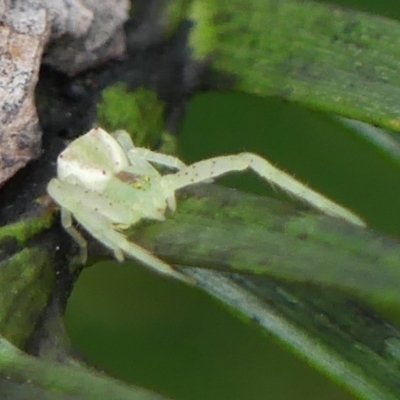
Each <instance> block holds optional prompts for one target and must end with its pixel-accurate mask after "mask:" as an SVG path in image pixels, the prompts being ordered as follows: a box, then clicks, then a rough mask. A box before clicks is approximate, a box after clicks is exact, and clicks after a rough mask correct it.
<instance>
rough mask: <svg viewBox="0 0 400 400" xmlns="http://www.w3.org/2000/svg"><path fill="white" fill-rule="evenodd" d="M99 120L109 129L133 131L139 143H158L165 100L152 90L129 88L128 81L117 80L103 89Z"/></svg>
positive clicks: (141, 144) (110, 130)
mask: <svg viewBox="0 0 400 400" xmlns="http://www.w3.org/2000/svg"><path fill="white" fill-rule="evenodd" d="M98 123H99V125H100V126H101V127H102V128H104V129H105V130H106V131H108V132H114V131H116V130H118V129H122V130H125V131H127V132H129V134H130V135H131V136H132V139H133V141H134V142H135V144H136V145H137V146H150V147H154V145H155V144H156V143H157V142H158V140H159V139H160V135H161V132H162V131H163V129H164V103H163V102H162V101H161V100H159V99H158V97H157V94H156V93H155V92H153V91H151V90H148V89H144V88H139V89H137V90H135V91H134V92H129V91H128V89H127V87H126V85H125V84H123V83H117V84H116V85H114V86H111V87H109V88H107V89H105V90H104V91H103V99H102V102H101V103H100V104H99V105H98Z"/></svg>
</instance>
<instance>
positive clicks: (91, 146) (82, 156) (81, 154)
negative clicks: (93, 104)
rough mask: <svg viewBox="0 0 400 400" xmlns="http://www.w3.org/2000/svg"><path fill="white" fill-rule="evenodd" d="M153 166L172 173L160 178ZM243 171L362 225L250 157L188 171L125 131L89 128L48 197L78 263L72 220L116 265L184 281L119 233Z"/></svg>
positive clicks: (68, 153)
mask: <svg viewBox="0 0 400 400" xmlns="http://www.w3.org/2000/svg"><path fill="white" fill-rule="evenodd" d="M153 164H156V165H160V166H164V167H166V168H168V169H170V170H175V171H176V172H174V173H168V174H165V175H162V174H161V173H160V172H159V171H158V170H157V169H156V168H155V167H154V166H153ZM248 168H250V169H251V170H253V171H254V172H256V173H257V174H258V175H260V176H261V177H262V178H264V179H265V180H266V181H268V182H269V183H271V184H274V185H276V186H279V187H280V188H281V189H283V190H285V191H286V192H288V193H289V194H291V195H293V196H295V197H298V198H299V199H301V200H303V201H305V202H307V203H309V204H310V205H311V206H313V207H314V208H316V209H318V210H320V211H322V212H323V213H325V214H327V215H330V216H332V217H338V218H342V219H344V220H347V221H349V222H351V223H353V224H356V225H360V226H365V223H364V222H363V221H362V220H361V219H360V218H359V217H358V216H356V215H355V214H353V213H352V212H351V211H349V210H347V209H346V208H344V207H342V206H340V205H338V204H336V203H334V202H333V201H331V200H329V199H327V198H326V197H324V196H322V195H321V194H319V193H317V192H315V191H313V190H312V189H310V188H308V187H307V186H305V185H304V184H302V183H300V182H299V181H297V180H296V179H294V178H292V177H291V176H290V175H288V174H287V173H285V172H283V171H281V170H279V169H277V168H276V167H274V166H273V165H272V164H271V163H270V162H268V161H267V160H265V159H264V158H262V157H260V156H258V155H256V154H252V153H240V154H235V155H227V156H220V157H214V158H210V159H207V160H203V161H199V162H196V163H194V164H192V165H189V166H186V165H185V164H184V163H183V162H182V161H180V160H179V159H178V158H176V157H173V156H170V155H166V154H162V153H157V152H154V151H151V150H148V149H144V148H140V147H135V146H134V144H133V142H132V139H131V138H130V136H129V135H128V133H126V132H125V131H117V132H115V133H114V134H113V135H110V134H109V133H107V132H106V131H104V130H103V129H101V128H94V129H92V130H91V131H89V132H88V133H86V134H85V135H83V136H81V137H79V138H78V139H76V140H74V141H73V142H71V143H70V144H69V146H68V147H67V148H66V149H65V150H64V151H63V152H62V153H61V154H60V155H59V157H58V159H57V178H54V179H52V180H51V181H50V183H49V185H48V187H47V190H48V193H49V195H50V196H51V197H52V198H53V199H54V200H55V202H56V203H57V204H58V205H59V206H60V208H61V222H62V225H63V227H64V228H65V229H66V231H67V232H68V233H69V234H70V235H71V236H72V238H73V239H74V240H75V241H76V242H77V243H78V245H79V247H80V249H81V261H82V263H85V262H86V259H87V248H86V247H87V243H86V240H85V239H84V238H83V236H82V235H81V234H80V233H79V232H78V231H77V230H76V229H75V228H74V226H73V224H72V217H73V218H74V219H75V220H76V221H77V222H78V223H79V224H80V225H82V226H83V227H84V228H85V229H86V230H87V231H88V232H89V233H90V234H91V235H92V236H93V237H94V238H96V239H97V240H98V241H99V242H101V243H102V244H104V245H105V246H106V247H108V248H110V249H111V250H112V251H113V252H114V255H115V257H116V259H117V260H119V261H122V260H124V255H126V256H129V257H132V258H134V259H137V260H138V261H140V262H142V263H143V264H145V265H147V266H149V267H151V268H153V269H155V270H156V271H158V272H160V273H162V274H166V275H170V276H173V277H175V278H177V279H180V280H184V281H190V279H188V278H187V277H186V276H185V275H184V274H182V273H181V272H178V271H176V270H175V269H174V268H173V267H172V266H170V265H169V264H167V263H166V262H164V261H162V260H161V259H159V258H158V257H156V256H154V255H153V254H151V253H150V252H148V251H147V250H145V249H144V248H142V247H140V246H138V245H136V244H135V243H133V242H131V241H129V240H128V239H127V237H126V235H125V234H124V233H123V229H125V228H128V227H130V226H132V225H134V224H136V223H137V222H139V221H140V220H141V219H143V218H149V219H155V220H160V221H162V220H164V219H165V212H166V210H167V209H169V210H170V211H174V210H175V208H176V200H175V192H176V191H177V190H179V189H181V188H183V187H186V186H189V185H194V184H196V183H200V182H207V181H210V180H211V179H213V178H216V177H218V176H221V175H224V174H227V173H229V172H234V171H243V170H245V169H248Z"/></svg>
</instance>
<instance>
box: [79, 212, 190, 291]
mask: <svg viewBox="0 0 400 400" xmlns="http://www.w3.org/2000/svg"><path fill="white" fill-rule="evenodd" d="M74 218H75V219H76V220H77V221H78V222H79V223H80V224H81V225H82V226H83V227H84V228H85V229H87V230H88V231H89V232H90V234H91V235H92V236H93V237H94V238H95V239H97V240H98V241H99V242H100V243H102V244H103V245H105V246H106V247H108V248H109V249H111V250H112V251H113V252H114V255H115V257H116V258H117V260H118V261H123V260H124V254H126V255H127V256H129V257H130V258H133V259H136V260H138V261H139V262H141V263H143V264H145V265H147V266H148V267H150V268H152V269H154V270H156V271H157V272H159V273H161V274H164V275H169V276H172V277H174V278H176V279H179V280H181V281H184V282H186V283H191V284H193V283H194V281H193V280H192V279H191V278H189V277H187V276H186V275H184V274H182V273H180V272H178V271H176V270H175V269H173V268H172V266H170V265H169V264H167V263H166V262H164V261H162V260H161V259H159V258H158V257H156V256H155V255H153V254H152V253H150V252H149V251H148V250H146V249H144V248H143V247H140V246H139V245H137V244H135V243H133V242H131V241H129V240H127V238H126V236H125V235H124V234H123V233H121V232H118V231H116V230H115V229H114V227H113V226H112V223H110V221H109V220H108V219H107V218H105V217H104V216H102V215H98V214H95V213H93V212H91V210H90V209H89V208H88V207H86V206H84V205H82V208H81V209H80V210H79V212H76V213H75V214H74Z"/></svg>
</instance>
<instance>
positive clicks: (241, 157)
mask: <svg viewBox="0 0 400 400" xmlns="http://www.w3.org/2000/svg"><path fill="white" fill-rule="evenodd" d="M248 168H250V169H251V170H253V171H254V172H256V173H257V174H258V175H260V176H261V177H262V178H264V179H265V180H266V181H268V182H269V183H271V184H273V185H276V186H278V187H280V188H281V189H283V190H284V191H286V192H288V193H289V194H291V195H293V196H295V197H297V198H299V199H300V200H303V201H305V202H306V203H308V204H310V205H311V206H312V207H314V208H316V209H318V210H320V211H322V212H323V213H325V214H327V215H330V216H332V217H338V218H342V219H345V220H346V221H349V222H351V223H353V224H355V225H359V226H365V222H364V221H363V220H362V219H361V218H359V217H358V216H357V215H355V214H354V213H352V212H351V211H349V210H347V209H346V208H344V207H342V206H340V205H339V204H336V203H335V202H333V201H331V200H329V199H328V198H326V197H325V196H323V195H321V194H319V193H317V192H316V191H314V190H312V189H310V188H308V187H307V186H306V185H304V184H303V183H301V182H299V181H297V180H296V179H294V178H293V177H292V176H290V175H289V174H287V173H286V172H283V171H281V170H279V169H278V168H276V167H274V166H273V165H272V164H271V163H270V162H269V161H267V160H265V159H264V158H262V157H260V156H258V155H256V154H253V153H239V154H234V155H229V156H221V157H215V158H210V159H208V160H203V161H199V162H197V163H195V164H192V165H189V166H188V167H186V168H184V169H182V170H181V171H179V172H177V173H176V174H173V175H172V174H171V175H167V176H165V177H164V178H165V179H167V180H168V183H167V184H168V186H169V187H170V189H171V190H178V189H180V188H182V187H185V186H189V185H193V184H195V183H199V182H204V181H207V180H208V179H210V178H216V177H218V176H221V175H225V174H228V173H230V172H235V171H243V170H246V169H248Z"/></svg>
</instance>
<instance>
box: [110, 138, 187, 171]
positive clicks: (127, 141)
mask: <svg viewBox="0 0 400 400" xmlns="http://www.w3.org/2000/svg"><path fill="white" fill-rule="evenodd" d="M113 136H114V137H115V139H116V140H117V141H118V143H119V144H120V145H121V147H122V148H123V149H124V151H125V153H126V154H127V156H128V158H129V161H130V162H131V163H132V164H133V165H134V164H135V163H136V162H137V160H138V159H143V160H146V161H147V162H150V163H155V164H158V165H162V166H164V167H167V168H170V169H177V170H181V169H183V168H185V167H186V164H185V163H184V162H182V161H181V160H180V159H179V158H177V157H174V156H170V155H168V154H163V153H157V152H156V151H152V150H149V149H145V148H143V147H136V146H135V145H134V144H133V141H132V138H131V137H130V135H129V133H128V132H126V131H116V132H114V133H113Z"/></svg>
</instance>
